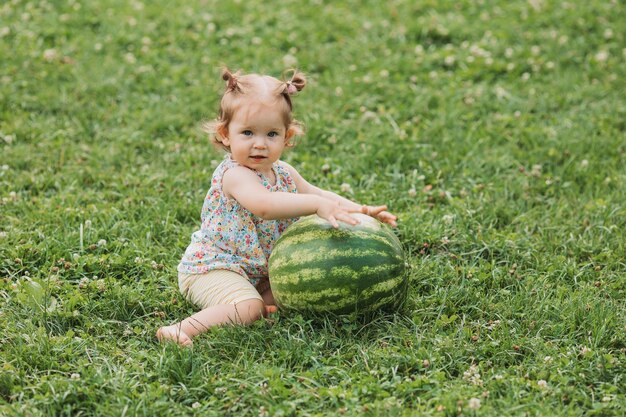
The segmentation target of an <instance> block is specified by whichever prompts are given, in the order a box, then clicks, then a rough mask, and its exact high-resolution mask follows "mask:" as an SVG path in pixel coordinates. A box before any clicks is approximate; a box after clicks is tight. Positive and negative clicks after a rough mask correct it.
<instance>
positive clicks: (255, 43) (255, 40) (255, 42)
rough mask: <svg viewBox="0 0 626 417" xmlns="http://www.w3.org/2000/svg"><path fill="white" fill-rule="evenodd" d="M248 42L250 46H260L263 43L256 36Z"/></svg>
mask: <svg viewBox="0 0 626 417" xmlns="http://www.w3.org/2000/svg"><path fill="white" fill-rule="evenodd" d="M250 42H251V43H252V45H261V43H262V42H263V40H262V39H261V38H259V37H258V36H254V37H253V38H252V39H251V40H250Z"/></svg>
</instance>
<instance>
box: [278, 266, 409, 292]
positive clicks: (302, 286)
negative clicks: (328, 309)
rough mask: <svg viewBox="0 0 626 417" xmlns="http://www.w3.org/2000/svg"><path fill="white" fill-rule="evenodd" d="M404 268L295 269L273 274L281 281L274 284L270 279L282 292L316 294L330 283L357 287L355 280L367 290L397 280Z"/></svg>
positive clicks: (340, 267) (341, 267)
mask: <svg viewBox="0 0 626 417" xmlns="http://www.w3.org/2000/svg"><path fill="white" fill-rule="evenodd" d="M402 270H403V268H400V267H399V266H398V265H389V264H383V265H378V266H374V267H366V266H364V267H362V268H359V269H352V268H350V267H348V266H345V265H344V266H339V267H334V268H330V269H326V268H308V269H300V270H298V269H294V270H293V271H291V272H290V273H287V272H285V271H276V272H273V275H276V274H279V275H280V281H279V282H277V283H274V282H273V281H272V279H271V278H270V283H271V285H272V288H276V289H279V290H281V291H288V292H291V291H298V292H300V291H306V292H315V291H320V290H323V289H324V288H327V287H328V285H329V284H328V283H329V282H332V283H333V284H334V286H337V287H340V286H350V285H352V286H353V287H355V288H356V287H357V286H356V284H355V283H354V280H355V279H357V278H359V285H358V287H360V288H367V287H369V286H371V285H376V284H378V283H379V282H381V281H383V280H388V279H389V277H392V278H391V279H393V278H396V277H398V276H401V277H402V276H403V275H402Z"/></svg>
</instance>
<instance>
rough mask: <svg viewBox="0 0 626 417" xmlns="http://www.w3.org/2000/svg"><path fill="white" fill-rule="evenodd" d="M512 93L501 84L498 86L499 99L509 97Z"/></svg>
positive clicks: (497, 94)
mask: <svg viewBox="0 0 626 417" xmlns="http://www.w3.org/2000/svg"><path fill="white" fill-rule="evenodd" d="M510 96H511V94H510V93H509V92H508V91H506V90H505V89H504V88H502V87H500V86H499V85H498V86H496V97H498V98H499V99H503V98H508V97H510Z"/></svg>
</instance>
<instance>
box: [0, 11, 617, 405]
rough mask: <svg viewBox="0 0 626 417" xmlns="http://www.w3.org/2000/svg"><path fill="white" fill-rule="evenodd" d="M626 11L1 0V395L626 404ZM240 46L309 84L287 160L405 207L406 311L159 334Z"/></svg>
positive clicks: (4, 401) (171, 314) (95, 400)
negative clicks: (210, 129) (209, 128)
mask: <svg viewBox="0 0 626 417" xmlns="http://www.w3.org/2000/svg"><path fill="white" fill-rule="evenodd" d="M625 21H626V6H625V5H624V2H620V1H615V0H614V1H600V0H593V1H576V0H571V1H562V2H561V1H547V0H529V1H504V0H500V1H468V0H466V1H447V0H446V1H432V0H431V1H408V0H407V1H399V0H396V1H389V2H379V1H373V0H371V1H365V0H364V1H357V0H353V1H337V2H331V1H324V0H310V1H295V0H285V1H281V2H278V1H273V0H272V1H252V0H250V1H213V0H206V1H198V0H196V1H180V0H176V1H163V0H155V1H153V2H145V3H141V2H139V1H122V0H102V1H97V2H96V1H84V0H83V1H76V0H68V1H60V0H49V1H45V0H44V1H38V2H27V1H23V0H11V1H4V2H2V4H1V5H0V56H1V57H2V58H1V59H0V297H1V299H2V301H1V304H0V328H1V329H2V333H1V334H0V361H1V363H0V366H1V369H0V414H1V415H3V416H5V415H6V416H80V415H82V416H92V415H94V416H95V415H98V416H100V415H101V416H122V415H124V416H187V415H189V416H191V415H198V416H200V415H201V416H244V415H246V416H247V415H250V416H281V415H282V416H296V415H297V416H334V415H345V416H409V415H420V416H422V415H424V416H457V415H463V416H473V415H481V416H503V415H507V416H508V415H510V416H534V415H543V416H582V415H585V416H619V415H623V413H624V409H626V264H625V261H624V259H625V254H626V232H625V230H626V204H625V202H626V187H625V186H624V184H625V181H626V169H625V167H626V133H625V130H626V96H625V92H626V65H625V61H626V31H625V27H624V22H625ZM223 65H227V66H229V67H230V68H232V69H242V70H244V71H245V72H261V73H269V74H272V75H275V76H280V74H281V73H282V72H283V70H285V69H287V68H291V67H297V68H299V69H301V70H302V71H304V72H305V73H306V74H307V75H308V77H309V81H310V82H309V85H308V86H307V88H306V89H305V90H304V91H302V93H301V94H300V95H299V97H297V98H295V100H294V102H295V116H296V117H297V118H298V119H299V120H301V121H302V122H303V123H304V124H305V126H306V132H307V133H306V135H305V136H304V137H302V138H301V139H300V140H299V143H298V145H297V146H296V148H294V149H293V150H290V151H288V152H287V153H286V154H285V160H287V161H288V162H290V163H291V164H293V165H294V166H296V167H297V168H298V169H299V171H300V172H301V173H302V174H303V175H304V176H305V177H306V178H307V179H309V180H310V181H311V182H313V183H315V184H317V185H319V186H322V187H325V188H328V189H331V190H334V191H337V192H340V193H342V194H344V195H346V196H349V197H350V198H353V199H355V200H357V201H361V202H367V203H371V204H377V203H386V204H388V205H389V207H390V211H392V212H393V213H395V214H397V215H398V216H399V227H398V228H397V230H396V232H397V235H398V237H399V238H400V240H401V242H402V243H403V245H404V247H405V249H406V253H407V262H408V264H409V265H410V268H409V274H410V293H409V298H408V301H407V303H406V305H405V306H404V308H403V310H402V311H400V312H398V314H395V315H382V314H381V315H378V316H376V317H374V318H373V319H372V320H369V321H364V320H361V321H351V320H345V319H332V318H329V319H326V320H317V321H312V320H310V319H309V318H307V317H302V316H300V315H296V314H289V313H286V312H279V313H278V314H276V315H274V316H273V317H271V318H270V319H268V320H263V321H259V322H257V323H255V324H254V325H252V326H250V327H230V326H229V327H222V328H216V329H213V330H211V331H209V332H208V333H206V334H204V335H202V336H201V337H199V338H198V339H196V341H195V344H194V347H193V348H192V349H183V348H179V347H177V346H175V345H172V344H167V345H161V344H159V343H157V341H156V339H155V337H154V335H155V331H156V329H157V328H158V327H159V326H161V325H163V324H165V323H172V322H175V321H178V320H180V319H182V318H183V317H186V316H187V315H188V314H190V313H191V312H193V311H194V307H193V306H192V305H190V304H189V303H187V302H186V301H185V300H184V299H183V298H182V297H181V295H180V294H179V292H178V289H177V283H176V265H177V263H178V261H179V260H180V257H181V255H182V253H183V251H184V249H185V247H186V245H187V243H188V242H189V237H190V234H191V233H192V232H193V231H194V230H195V229H196V228H197V227H198V225H199V221H200V216H199V215H200V208H201V206H202V201H203V198H204V195H205V193H206V191H207V189H208V187H209V182H210V176H211V173H212V172H213V169H214V167H215V166H216V165H217V163H218V162H219V160H220V159H221V157H222V156H221V155H220V154H219V153H218V152H216V151H215V150H213V149H212V147H211V146H210V145H209V143H208V140H207V138H206V137H205V136H204V135H203V134H202V133H201V128H200V126H201V124H202V122H203V121H205V120H209V119H211V118H213V117H215V115H216V112H217V108H218V101H219V97H220V94H221V91H222V88H223V82H222V80H221V79H220V69H221V67H222V66H223ZM620 410H621V411H620Z"/></svg>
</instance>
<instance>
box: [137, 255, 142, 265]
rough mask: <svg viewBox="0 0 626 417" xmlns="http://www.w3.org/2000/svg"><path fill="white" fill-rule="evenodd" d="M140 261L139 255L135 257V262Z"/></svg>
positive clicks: (138, 262)
mask: <svg viewBox="0 0 626 417" xmlns="http://www.w3.org/2000/svg"><path fill="white" fill-rule="evenodd" d="M141 262H142V259H141V258H140V257H139V256H137V257H135V263H136V264H140V263H141Z"/></svg>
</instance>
